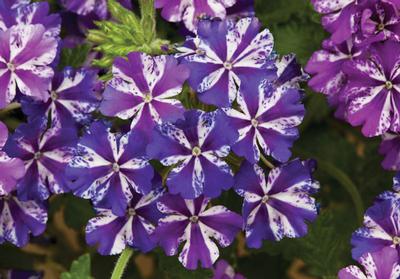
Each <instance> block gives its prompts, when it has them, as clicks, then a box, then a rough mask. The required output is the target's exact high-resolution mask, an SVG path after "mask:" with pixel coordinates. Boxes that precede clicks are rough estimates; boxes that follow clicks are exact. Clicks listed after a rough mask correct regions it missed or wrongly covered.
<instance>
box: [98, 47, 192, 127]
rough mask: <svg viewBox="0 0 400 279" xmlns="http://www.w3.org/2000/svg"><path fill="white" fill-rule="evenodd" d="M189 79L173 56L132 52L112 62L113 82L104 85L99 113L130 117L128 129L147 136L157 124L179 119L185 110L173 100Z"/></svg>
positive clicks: (186, 71) (184, 68) (184, 69)
mask: <svg viewBox="0 0 400 279" xmlns="http://www.w3.org/2000/svg"><path fill="white" fill-rule="evenodd" d="M188 76H189V71H188V69H187V68H186V67H185V66H183V65H179V64H178V61H177V60H176V59H175V58H173V57H172V56H157V57H151V56H149V55H146V54H143V53H139V52H131V53H130V54H128V60H126V59H124V58H116V59H115V61H114V65H113V79H112V80H111V81H110V82H109V83H108V84H107V87H106V90H105V92H104V94H103V97H104V99H103V101H102V103H101V107H100V111H101V112H102V113H103V114H105V115H107V116H116V117H119V118H122V119H130V118H133V119H132V124H131V128H132V129H134V128H135V129H136V130H138V129H140V130H142V131H143V132H144V133H145V134H147V135H149V134H150V133H151V131H152V128H153V127H154V126H155V125H156V124H159V123H161V122H162V121H175V120H176V119H178V118H181V117H182V114H183V112H184V108H183V106H182V105H181V103H180V101H178V100H177V99H175V98H174V97H176V96H177V95H178V94H180V93H181V91H182V86H183V83H184V82H185V80H186V79H187V78H188Z"/></svg>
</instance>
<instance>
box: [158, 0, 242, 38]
mask: <svg viewBox="0 0 400 279" xmlns="http://www.w3.org/2000/svg"><path fill="white" fill-rule="evenodd" d="M236 1H237V0H218V1H209V0H199V1H187V0H156V1H155V7H156V8H157V9H162V11H161V15H162V17H163V18H165V19H166V20H168V21H171V22H180V21H183V22H184V24H185V27H186V28H187V29H188V30H190V31H192V32H195V31H196V30H197V25H198V24H199V19H200V18H202V17H206V16H208V17H218V18H220V19H224V18H225V17H226V9H227V8H229V7H232V6H233V5H234V4H235V3H236Z"/></svg>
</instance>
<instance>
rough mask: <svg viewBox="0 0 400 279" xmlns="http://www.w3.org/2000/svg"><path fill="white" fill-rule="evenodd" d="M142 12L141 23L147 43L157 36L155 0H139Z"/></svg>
mask: <svg viewBox="0 0 400 279" xmlns="http://www.w3.org/2000/svg"><path fill="white" fill-rule="evenodd" d="M139 3H140V13H141V16H142V19H141V20H140V24H141V26H142V29H143V32H144V38H145V40H146V42H147V43H151V42H152V41H153V40H154V39H155V37H156V11H155V8H154V0H139Z"/></svg>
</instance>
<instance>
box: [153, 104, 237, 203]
mask: <svg viewBox="0 0 400 279" xmlns="http://www.w3.org/2000/svg"><path fill="white" fill-rule="evenodd" d="M184 117H185V119H184V120H178V121H177V122H175V123H174V124H173V123H169V122H168V123H163V124H161V125H159V126H158V127H157V130H156V131H155V132H154V134H153V137H152V142H151V143H150V144H149V146H148V148H147V152H148V155H149V156H150V157H151V158H153V159H157V160H160V161H161V163H162V164H163V165H165V166H173V168H172V170H171V172H170V174H169V175H168V178H167V186H168V189H169V191H170V193H172V194H181V195H182V197H183V198H188V199H192V198H197V197H198V196H200V195H201V194H204V195H205V196H207V197H212V198H213V197H217V196H219V195H220V194H221V191H222V190H228V189H229V188H231V187H232V186H233V175H232V171H231V169H230V167H229V166H228V164H227V163H225V162H224V161H223V160H222V158H223V157H226V156H228V154H229V152H230V146H231V144H232V143H233V142H234V141H235V140H236V138H237V133H236V131H235V130H233V129H232V127H230V126H229V124H228V119H227V117H226V115H225V114H224V113H223V112H222V111H215V112H210V113H206V112H201V111H196V110H192V111H187V112H186V113H185V115H184Z"/></svg>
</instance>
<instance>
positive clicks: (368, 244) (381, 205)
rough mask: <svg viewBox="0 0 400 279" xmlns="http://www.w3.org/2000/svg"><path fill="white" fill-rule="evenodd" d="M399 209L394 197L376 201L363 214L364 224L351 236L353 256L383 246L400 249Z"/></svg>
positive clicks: (375, 250)
mask: <svg viewBox="0 0 400 279" xmlns="http://www.w3.org/2000/svg"><path fill="white" fill-rule="evenodd" d="M399 214H400V210H399V203H398V201H397V200H396V199H386V200H380V201H378V202H376V203H375V204H374V205H373V206H372V207H370V208H369V209H368V210H367V211H366V213H365V215H364V226H363V227H361V228H359V229H358V230H356V231H355V232H354V234H353V236H352V240H351V244H352V245H353V250H352V254H353V258H354V259H355V260H357V259H359V258H360V257H361V256H362V255H364V254H365V253H374V252H378V251H381V250H382V249H383V248H385V247H393V248H396V249H397V251H399V249H400V246H399V245H400V230H399V227H400V218H399V217H400V216H399Z"/></svg>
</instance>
